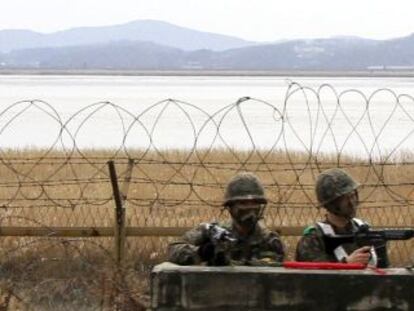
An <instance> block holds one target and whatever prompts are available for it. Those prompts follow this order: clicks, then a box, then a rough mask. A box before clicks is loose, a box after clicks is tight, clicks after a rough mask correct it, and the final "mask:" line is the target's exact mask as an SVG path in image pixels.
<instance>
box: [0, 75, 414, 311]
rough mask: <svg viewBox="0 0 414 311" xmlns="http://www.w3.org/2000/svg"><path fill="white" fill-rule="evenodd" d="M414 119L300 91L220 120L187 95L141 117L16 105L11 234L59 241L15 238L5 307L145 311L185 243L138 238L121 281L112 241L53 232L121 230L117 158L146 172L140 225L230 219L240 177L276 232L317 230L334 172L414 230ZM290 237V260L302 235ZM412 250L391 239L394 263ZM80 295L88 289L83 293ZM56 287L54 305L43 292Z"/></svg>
mask: <svg viewBox="0 0 414 311" xmlns="http://www.w3.org/2000/svg"><path fill="white" fill-rule="evenodd" d="M139 108H141V110H139ZM413 117H414V98H413V97H412V96H410V95H407V94H396V93H395V92H394V91H393V90H390V89H380V90H375V91H373V92H372V93H370V94H364V93H363V92H361V91H359V90H357V89H350V90H344V91H340V92H339V91H337V90H336V89H335V88H334V87H333V86H331V85H328V84H324V85H321V86H320V87H318V88H310V87H306V86H302V85H300V84H298V83H295V82H290V83H289V85H288V87H287V89H286V94H285V97H284V100H283V101H282V102H274V103H273V102H268V101H263V100H261V99H258V98H252V97H241V98H239V99H237V100H235V101H234V102H232V103H230V104H229V105H227V106H224V107H222V108H220V109H219V110H217V111H209V110H208V109H207V108H206V109H202V108H200V107H199V106H197V105H196V104H192V103H188V102H184V101H180V100H176V99H165V100H162V101H159V102H157V103H155V104H153V105H151V106H149V107H141V106H139V107H138V106H137V111H131V109H129V110H128V109H126V108H124V107H122V106H119V105H117V104H115V103H112V102H108V101H105V102H98V103H94V104H91V105H89V106H86V107H84V108H82V109H80V110H79V111H75V112H73V113H71V114H70V115H65V116H63V115H60V114H59V111H57V110H56V109H55V108H54V107H53V104H51V103H47V102H45V101H42V100H27V101H20V102H17V103H14V104H11V105H9V106H7V107H6V108H3V109H2V110H1V111H0V176H1V177H2V178H1V179H0V227H6V226H16V227H41V228H46V229H48V228H50V235H46V236H45V237H42V238H35V237H30V238H28V237H26V238H22V237H7V238H3V242H2V244H3V251H2V253H3V254H2V255H3V256H2V258H3V261H2V265H1V267H2V270H0V272H1V273H0V282H1V283H0V294H1V295H0V296H1V297H0V300H1V299H3V298H2V297H4V299H3V302H1V301H0V305H1V303H4V304H7V305H8V306H10V305H11V304H12V303H15V304H20V305H23V307H21V309H24V308H27V310H30V308H31V307H33V305H36V306H37V308H36V307H35V308H34V309H39V308H40V309H45V310H49V309H50V310H52V309H54V310H56V309H62V310H64V305H65V303H68V302H67V300H68V299H69V300H70V299H74V301H76V302H75V304H78V305H77V308H78V309H79V308H80V307H81V306H83V307H84V308H85V309H86V310H103V309H105V308H106V307H105V306H107V305H108V304H109V305H110V306H112V307H113V306H114V305H116V304H119V305H123V304H125V305H127V304H131V305H133V306H135V307H134V308H137V309H139V308H141V306H140V301H142V300H143V299H144V300H145V299H147V298H145V294H143V292H145V290H146V288H147V286H148V277H147V276H148V275H147V273H148V270H149V269H150V267H151V266H152V265H154V264H156V263H158V262H160V261H162V260H164V259H165V249H166V245H167V244H168V242H169V241H171V240H172V239H173V237H157V236H154V237H139V238H138V237H129V238H128V239H127V245H128V247H127V257H128V258H129V261H128V262H129V266H128V268H125V270H124V271H122V273H121V274H120V275H117V276H115V273H116V272H115V271H112V270H111V269H110V268H108V267H112V266H113V263H112V261H113V258H112V244H111V242H110V238H99V239H94V238H71V239H69V238H56V237H53V234H54V233H53V229H52V228H53V227H94V226H107V227H110V226H112V224H113V209H114V203H113V198H112V190H111V182H110V178H109V172H108V169H107V161H109V160H113V161H114V162H115V164H116V166H117V170H118V174H119V176H118V180H119V182H120V183H122V182H123V181H124V179H126V178H127V176H128V172H127V167H128V163H130V162H131V161H132V163H133V171H132V175H131V178H130V186H129V192H128V195H127V196H126V201H125V202H126V206H127V207H126V223H127V226H130V227H152V228H157V227H159V228H162V227H178V228H179V227H186V228H187V227H192V226H194V225H196V224H198V223H199V222H202V221H208V220H222V219H226V218H227V217H228V216H227V215H226V213H225V212H224V211H223V208H222V199H223V191H224V188H225V186H226V183H227V181H228V180H229V179H230V178H231V177H232V176H233V175H234V174H236V173H238V172H241V171H250V172H254V173H255V174H257V175H258V177H259V178H260V179H261V180H262V182H263V184H264V187H265V190H266V195H267V196H268V199H269V204H268V207H267V210H266V214H265V222H266V224H267V225H268V226H270V227H289V226H306V225H309V224H312V223H314V222H315V220H317V219H320V218H321V217H323V211H322V210H321V209H319V206H318V203H317V201H316V197H315V194H314V184H315V179H316V177H317V175H318V174H319V173H320V172H321V171H323V170H325V169H328V168H332V167H340V168H343V169H345V170H347V171H348V172H350V174H351V175H352V176H353V177H354V178H355V179H356V180H358V182H359V183H360V184H361V191H360V198H361V205H360V208H359V211H358V214H359V216H360V217H361V218H364V219H366V220H367V221H369V222H370V223H371V224H372V225H374V226H382V227H388V226H389V227H392V226H400V227H404V226H405V227H412V226H413V223H414V213H413V208H414V207H413V205H414V187H413V186H414V182H413V179H412V176H413V173H414V156H413V149H412V146H413V143H414V135H413V131H414V119H413ZM31 140H35V142H34V143H28V142H27V141H31ZM38 141H41V143H40V144H37V143H38ZM45 142H48V143H45ZM96 142H97V143H96ZM51 237H53V239H52V238H51ZM284 241H285V244H286V245H287V248H288V249H289V250H290V256H291V255H292V252H293V250H294V248H295V243H296V241H297V238H295V237H284ZM412 245H413V243H412V241H409V242H404V243H402V242H398V243H391V245H390V250H391V255H392V256H391V258H392V260H393V263H394V264H395V265H406V264H408V263H410V262H412V260H413V258H414V253H413V251H412ZM45 266H47V267H49V269H50V270H47V271H44V270H43V269H45ZM53 267H54V268H53ZM59 267H60V268H59ZM62 268H63V269H62ZM59 269H61V274H57V275H56V274H53V272H54V271H56V270H59ZM27 271H30V274H29V275H30V276H27V275H26V272H27ZM108 271H109V272H108ZM84 273H86V274H88V275H89V277H87V278H86V279H85V278H83V274H84ZM85 280H86V281H87V282H86V281H85ZM88 282H89V283H88ZM88 284H89V285H88ZM76 288H78V289H79V288H80V289H82V290H81V291H82V293H78V294H79V295H78V296H76V297H74V296H71V295H74V292H75V291H76ZM137 288H138V290H137ZM47 291H51V292H52V293H53V295H44V294H42V295H43V296H42V295H40V296H39V293H44V292H47ZM68 293H69V295H68ZM114 293H115V294H114ZM65 295H67V297H66V298H65ZM75 298H76V299H83V300H79V301H78V300H76V299H75ZM39 306H40V307H39ZM70 308H74V304H71V307H68V309H70ZM109 308H111V307H109ZM119 308H121V309H122V307H119ZM125 310H127V309H125Z"/></svg>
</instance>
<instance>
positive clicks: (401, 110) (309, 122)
mask: <svg viewBox="0 0 414 311" xmlns="http://www.w3.org/2000/svg"><path fill="white" fill-rule="evenodd" d="M289 79H290V80H288V79H286V78H279V77H162V76H160V77H154V76H151V77H146V76H139V77H131V76H0V111H1V113H0V130H1V132H0V147H1V148H26V147H33V146H36V147H49V146H55V147H56V148H69V149H70V148H71V147H73V145H74V142H76V145H77V146H78V147H80V148H85V147H88V148H90V147H96V148H99V147H109V148H114V147H120V146H125V147H126V148H136V147H141V148H142V147H147V146H151V148H157V149H163V148H193V147H197V148H205V147H209V146H213V147H227V148H237V149H251V148H259V149H265V150H269V149H271V148H275V149H289V150H301V151H307V152H310V151H312V152H320V151H323V152H337V151H340V152H343V153H348V154H356V155H362V156H382V157H383V156H387V155H395V154H397V153H401V151H403V152H405V151H412V150H413V147H412V146H413V145H414V144H413V143H414V137H413V136H414V134H413V133H412V132H414V121H413V118H414V109H413V108H414V103H413V102H414V101H413V100H412V99H411V97H409V96H402V97H400V98H397V97H396V95H398V94H408V95H410V94H412V95H414V88H413V87H414V79H410V78H320V77H318V78H294V77H290V78H289ZM289 81H295V82H297V83H300V85H301V86H303V87H305V89H303V90H302V89H298V88H297V87H296V86H293V87H292V88H290V89H289V88H288V87H289ZM324 84H329V85H330V86H332V87H333V88H334V90H333V89H331V88H330V87H323V88H322V90H320V91H319V93H317V92H318V88H319V87H320V86H321V85H324ZM308 88H309V89H308ZM382 88H388V89H389V90H383V91H380V92H375V91H376V90H378V89H382ZM347 90H352V91H347ZM344 91H345V93H342V94H341V92H344ZM335 92H336V93H335ZM242 97H251V98H254V100H247V101H244V102H242V103H241V104H240V105H238V106H237V105H233V106H231V105H232V104H234V103H236V102H237V101H238V99H239V98H242ZM286 98H287V100H286ZM166 99H174V100H176V101H165V100H166ZM25 100H40V101H41V102H35V104H32V105H30V104H28V103H27V102H23V103H17V102H19V101H25ZM163 101H164V102H163ZM177 101H178V102H177ZM102 102H110V103H112V104H114V105H111V104H102ZM157 103H159V104H157ZM338 104H339V105H338ZM229 105H230V106H229ZM226 107H227V108H226ZM62 128H63V131H62Z"/></svg>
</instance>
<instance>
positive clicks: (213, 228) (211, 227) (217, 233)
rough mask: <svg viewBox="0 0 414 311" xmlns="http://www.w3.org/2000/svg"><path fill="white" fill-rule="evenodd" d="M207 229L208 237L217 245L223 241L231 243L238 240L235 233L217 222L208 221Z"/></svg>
mask: <svg viewBox="0 0 414 311" xmlns="http://www.w3.org/2000/svg"><path fill="white" fill-rule="evenodd" d="M205 229H206V232H207V236H208V239H209V240H210V242H211V243H213V244H214V245H216V246H217V245H219V244H222V243H223V242H228V243H230V244H233V243H235V242H237V239H236V238H234V237H233V234H232V233H231V232H230V231H229V230H227V229H226V228H223V227H220V226H219V225H218V223H216V222H212V223H206V224H205Z"/></svg>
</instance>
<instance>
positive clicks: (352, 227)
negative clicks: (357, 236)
mask: <svg viewBox="0 0 414 311" xmlns="http://www.w3.org/2000/svg"><path fill="white" fill-rule="evenodd" d="M358 187H359V184H358V183H356V182H355V181H354V180H353V179H352V177H351V176H350V175H348V174H347V173H346V172H345V171H343V170H341V169H338V168H334V169H329V170H326V171H324V172H322V173H321V174H320V175H319V176H318V178H317V180H316V189H315V190H316V196H317V199H318V201H319V203H320V204H321V205H322V207H324V208H325V209H326V219H325V221H320V222H317V223H316V224H315V225H313V226H310V227H307V228H306V229H305V231H304V235H303V237H302V238H301V240H300V241H299V243H298V245H297V249H296V260H298V261H319V262H321V261H328V262H344V263H362V264H370V265H372V266H377V267H381V268H384V267H387V266H388V265H389V263H388V257H387V251H386V247H385V245H384V244H383V245H380V246H379V247H377V248H374V247H372V246H363V247H359V246H358V245H356V244H355V243H346V244H342V245H339V246H338V247H336V248H335V249H333V250H329V249H328V248H327V245H326V242H325V241H326V240H325V239H324V236H332V235H335V234H338V235H339V234H353V233H355V232H356V231H358V229H359V228H360V227H361V226H365V228H367V227H368V224H367V223H366V222H364V221H362V220H361V219H358V218H355V215H356V209H357V207H358V204H359V197H358Z"/></svg>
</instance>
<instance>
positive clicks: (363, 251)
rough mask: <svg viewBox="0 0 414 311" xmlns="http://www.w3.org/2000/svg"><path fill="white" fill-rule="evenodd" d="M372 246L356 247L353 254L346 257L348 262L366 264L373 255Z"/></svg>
mask: <svg viewBox="0 0 414 311" xmlns="http://www.w3.org/2000/svg"><path fill="white" fill-rule="evenodd" d="M370 250H371V246H363V247H361V248H358V249H356V250H355V251H353V252H352V254H351V255H349V256H348V257H346V262H347V263H362V264H364V265H366V264H368V262H369V259H370V257H371V253H370Z"/></svg>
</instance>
